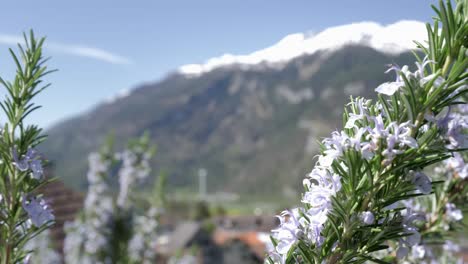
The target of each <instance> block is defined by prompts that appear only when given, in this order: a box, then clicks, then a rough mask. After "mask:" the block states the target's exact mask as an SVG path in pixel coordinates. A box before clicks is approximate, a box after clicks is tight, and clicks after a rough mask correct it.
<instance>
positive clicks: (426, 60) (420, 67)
mask: <svg viewBox="0 0 468 264" xmlns="http://www.w3.org/2000/svg"><path fill="white" fill-rule="evenodd" d="M429 63H433V64H434V63H435V62H434V61H433V60H429V58H428V57H427V56H426V57H424V59H423V61H422V62H421V63H419V61H416V62H415V64H416V67H417V68H418V70H417V71H416V72H415V73H414V75H415V77H417V78H423V77H424V76H425V74H424V68H425V67H426V65H428V64H429Z"/></svg>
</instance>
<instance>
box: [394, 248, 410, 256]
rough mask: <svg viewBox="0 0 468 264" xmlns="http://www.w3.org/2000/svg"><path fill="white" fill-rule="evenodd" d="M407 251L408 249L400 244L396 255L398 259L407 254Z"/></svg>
mask: <svg viewBox="0 0 468 264" xmlns="http://www.w3.org/2000/svg"><path fill="white" fill-rule="evenodd" d="M408 252H409V249H408V248H407V247H406V246H404V245H400V246H399V247H398V249H397V253H396V257H397V258H398V259H402V258H404V257H406V256H407V255H408Z"/></svg>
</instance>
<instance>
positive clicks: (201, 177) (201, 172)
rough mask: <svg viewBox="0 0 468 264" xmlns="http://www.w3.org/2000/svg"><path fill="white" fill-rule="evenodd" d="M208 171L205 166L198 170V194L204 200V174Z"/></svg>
mask: <svg viewBox="0 0 468 264" xmlns="http://www.w3.org/2000/svg"><path fill="white" fill-rule="evenodd" d="M207 175H208V172H207V171H206V169H205V168H200V169H199V170H198V196H199V197H200V199H201V200H203V201H204V200H206V176H207Z"/></svg>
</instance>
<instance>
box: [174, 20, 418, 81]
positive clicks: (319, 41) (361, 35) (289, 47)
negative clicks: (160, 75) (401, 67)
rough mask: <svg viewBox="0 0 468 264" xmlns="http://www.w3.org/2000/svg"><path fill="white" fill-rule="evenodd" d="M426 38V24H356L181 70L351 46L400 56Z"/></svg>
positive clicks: (283, 58)
mask: <svg viewBox="0 0 468 264" xmlns="http://www.w3.org/2000/svg"><path fill="white" fill-rule="evenodd" d="M426 39H427V35H426V27H425V24H424V23H422V22H419V21H410V20H403V21H398V22H396V23H393V24H390V25H386V26H384V25H381V24H378V23H375V22H361V23H352V24H348V25H342V26H336V27H331V28H328V29H325V30H323V31H322V32H320V33H318V34H315V35H308V34H305V33H296V34H291V35H288V36H286V37H284V38H283V39H282V40H280V41H279V42H278V43H276V44H274V45H273V46H270V47H267V48H265V49H261V50H258V51H255V52H253V53H250V54H247V55H232V54H224V55H222V56H220V57H215V58H211V59H209V60H208V61H207V62H205V63H203V64H187V65H183V66H181V67H180V68H179V69H178V71H179V72H180V73H182V74H185V75H200V74H202V73H204V72H209V71H211V70H213V69H215V68H218V67H222V66H226V65H233V64H237V65H255V64H259V63H262V62H266V63H269V64H276V63H282V62H287V61H288V60H291V59H293V58H296V57H299V56H301V55H305V54H312V53H314V52H316V51H319V50H335V49H339V48H341V47H343V46H345V45H349V44H359V45H364V46H368V47H372V48H374V49H376V50H378V51H381V52H384V53H389V54H398V53H401V52H404V51H407V50H411V49H415V48H416V45H415V44H414V41H415V40H416V41H419V42H421V43H424V41H425V40H426Z"/></svg>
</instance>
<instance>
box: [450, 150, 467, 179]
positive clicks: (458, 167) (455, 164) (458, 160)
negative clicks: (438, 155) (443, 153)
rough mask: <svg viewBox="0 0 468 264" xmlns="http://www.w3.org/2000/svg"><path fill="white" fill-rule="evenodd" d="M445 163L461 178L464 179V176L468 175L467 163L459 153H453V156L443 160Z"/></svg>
mask: <svg viewBox="0 0 468 264" xmlns="http://www.w3.org/2000/svg"><path fill="white" fill-rule="evenodd" d="M445 164H446V165H447V166H448V167H449V168H451V169H452V170H453V171H454V172H455V173H456V174H457V175H458V177H460V178H462V179H466V177H468V164H467V163H465V160H464V159H463V157H462V155H461V154H460V153H458V152H455V153H453V157H452V158H450V159H447V160H445Z"/></svg>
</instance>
